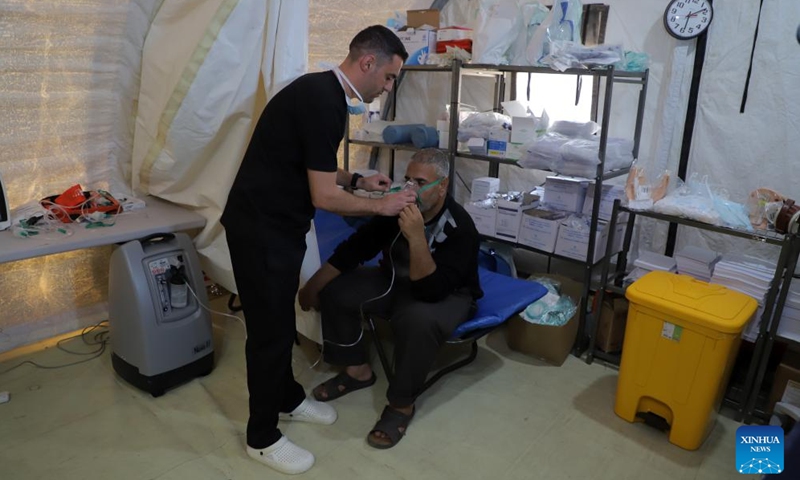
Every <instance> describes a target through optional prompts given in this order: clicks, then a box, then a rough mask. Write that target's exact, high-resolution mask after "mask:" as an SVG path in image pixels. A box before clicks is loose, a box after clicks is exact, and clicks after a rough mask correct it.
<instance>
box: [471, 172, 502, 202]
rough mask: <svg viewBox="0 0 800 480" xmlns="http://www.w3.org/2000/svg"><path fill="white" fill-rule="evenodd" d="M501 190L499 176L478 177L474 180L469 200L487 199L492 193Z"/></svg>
mask: <svg viewBox="0 0 800 480" xmlns="http://www.w3.org/2000/svg"><path fill="white" fill-rule="evenodd" d="M498 191H500V179H499V178H497V177H478V178H476V179H473V180H472V190H471V192H470V196H469V200H470V201H471V202H477V201H479V200H485V199H486V197H487V196H488V195H489V194H491V193H496V192H498Z"/></svg>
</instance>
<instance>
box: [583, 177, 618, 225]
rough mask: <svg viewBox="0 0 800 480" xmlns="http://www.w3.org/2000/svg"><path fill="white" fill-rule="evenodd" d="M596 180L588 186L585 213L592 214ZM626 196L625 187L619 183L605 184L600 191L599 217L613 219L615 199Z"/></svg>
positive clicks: (584, 204)
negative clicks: (612, 212)
mask: <svg viewBox="0 0 800 480" xmlns="http://www.w3.org/2000/svg"><path fill="white" fill-rule="evenodd" d="M594 185H595V184H594V182H591V183H589V185H588V186H587V188H586V199H585V200H584V202H583V214H584V215H588V216H591V215H592V208H593V207H594ZM618 198H619V199H622V198H625V187H622V186H619V185H603V187H602V192H601V193H600V212H599V215H598V216H599V218H600V219H602V220H610V219H611V211H612V210H613V209H614V200H616V199H618Z"/></svg>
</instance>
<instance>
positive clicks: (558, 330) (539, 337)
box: [506, 315, 578, 367]
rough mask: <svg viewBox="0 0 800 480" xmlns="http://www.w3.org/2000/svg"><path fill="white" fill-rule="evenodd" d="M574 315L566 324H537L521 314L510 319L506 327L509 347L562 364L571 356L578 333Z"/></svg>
mask: <svg viewBox="0 0 800 480" xmlns="http://www.w3.org/2000/svg"><path fill="white" fill-rule="evenodd" d="M575 317H576V315H573V316H572V318H571V319H570V320H569V321H568V322H567V324H566V325H562V326H560V327H555V326H552V325H535V324H533V323H528V322H526V321H525V320H523V319H522V317H520V316H519V315H514V316H513V317H511V319H510V320H509V321H508V329H506V334H507V338H506V340H507V342H508V347H509V348H510V349H511V350H515V351H517V352H522V353H525V354H528V355H531V356H533V357H535V358H538V359H540V360H544V361H545V362H547V363H549V364H551V365H555V366H557V367H558V366H561V365H562V364H563V363H564V361H565V360H566V359H567V357H568V356H569V352H570V350H572V345H573V344H574V343H575V336H576V335H577V333H578V319H577V318H575Z"/></svg>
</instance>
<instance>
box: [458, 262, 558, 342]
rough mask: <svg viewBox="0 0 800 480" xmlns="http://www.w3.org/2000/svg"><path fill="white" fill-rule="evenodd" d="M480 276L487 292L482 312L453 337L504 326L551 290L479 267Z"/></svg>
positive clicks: (463, 325)
mask: <svg viewBox="0 0 800 480" xmlns="http://www.w3.org/2000/svg"><path fill="white" fill-rule="evenodd" d="M478 275H479V276H480V281H481V288H482V289H483V297H482V298H481V299H480V300H478V311H477V312H476V313H475V316H473V317H472V319H470V320H467V321H466V322H464V323H462V324H461V325H459V326H458V328H456V330H455V331H454V332H453V335H452V336H451V337H450V338H459V337H461V336H462V335H464V334H465V333H468V332H471V331H472V330H477V329H479V328H488V327H494V326H497V325H500V324H501V323H503V322H505V321H506V320H508V319H509V318H511V316H512V315H514V314H516V313H518V312H521V311H522V310H524V309H525V307H527V306H528V305H530V304H531V303H533V302H535V301H536V300H539V299H540V298H542V297H543V296H544V295H545V294H546V293H547V288H545V287H544V285H542V284H540V283H536V282H529V281H527V280H520V279H518V278H512V277H508V276H506V275H501V274H499V273H494V272H492V271H489V270H486V269H485V268H478Z"/></svg>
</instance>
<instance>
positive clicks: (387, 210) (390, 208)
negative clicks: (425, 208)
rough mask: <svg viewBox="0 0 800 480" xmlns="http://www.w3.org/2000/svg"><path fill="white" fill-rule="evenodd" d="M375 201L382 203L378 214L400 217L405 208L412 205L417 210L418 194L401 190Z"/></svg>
mask: <svg viewBox="0 0 800 480" xmlns="http://www.w3.org/2000/svg"><path fill="white" fill-rule="evenodd" d="M375 201H376V202H380V204H379V206H378V212H379V213H380V215H383V216H386V217H393V216H395V215H399V214H400V212H402V211H403V209H404V208H406V207H408V206H410V205H413V206H414V208H416V204H417V194H416V193H415V192H412V191H411V190H401V191H399V192H397V193H390V194H388V195H384V196H383V198H381V199H380V200H375Z"/></svg>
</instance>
